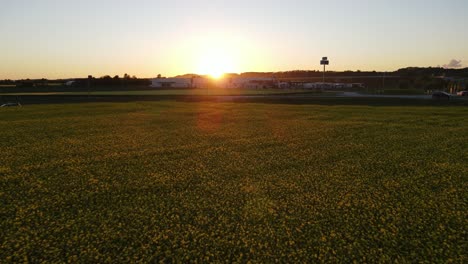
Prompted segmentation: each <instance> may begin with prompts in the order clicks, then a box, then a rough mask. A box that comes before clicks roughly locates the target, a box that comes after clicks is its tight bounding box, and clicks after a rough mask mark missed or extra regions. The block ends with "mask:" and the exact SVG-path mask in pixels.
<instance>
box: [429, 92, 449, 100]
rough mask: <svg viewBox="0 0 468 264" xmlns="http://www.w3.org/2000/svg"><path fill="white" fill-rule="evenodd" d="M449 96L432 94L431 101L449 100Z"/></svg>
mask: <svg viewBox="0 0 468 264" xmlns="http://www.w3.org/2000/svg"><path fill="white" fill-rule="evenodd" d="M450 97H451V94H449V93H446V92H434V93H433V94H432V99H436V100H450Z"/></svg>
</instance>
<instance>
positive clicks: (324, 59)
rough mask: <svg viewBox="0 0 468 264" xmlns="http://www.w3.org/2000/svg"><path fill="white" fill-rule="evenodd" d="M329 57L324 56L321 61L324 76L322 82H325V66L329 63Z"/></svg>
mask: <svg viewBox="0 0 468 264" xmlns="http://www.w3.org/2000/svg"><path fill="white" fill-rule="evenodd" d="M329 63H330V62H329V61H328V58H327V57H323V58H322V60H321V61H320V65H323V77H322V84H325V67H326V66H327V65H328V64H329Z"/></svg>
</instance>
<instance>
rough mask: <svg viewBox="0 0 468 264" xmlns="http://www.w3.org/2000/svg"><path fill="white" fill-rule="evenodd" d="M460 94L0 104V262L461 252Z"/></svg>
mask: <svg viewBox="0 0 468 264" xmlns="http://www.w3.org/2000/svg"><path fill="white" fill-rule="evenodd" d="M467 114H468V108H466V107H422V106H420V107H367V106H317V105H278V104H247V103H245V104H235V103H208V102H201V103H176V102H157V103H149V102H148V103H146V102H145V103H121V104H117V103H116V104H114V103H108V104H69V105H40V106H28V107H23V108H18V109H4V110H1V111H0V125H1V127H2V129H1V131H0V135H1V137H0V139H1V140H0V150H1V152H2V153H1V155H0V203H1V210H0V216H1V222H0V230H1V231H0V232H1V236H0V237H1V239H0V241H1V247H0V262H23V261H30V262H42V261H45V262H62V261H66V262H77V261H80V262H113V263H115V262H136V261H142V262H150V261H174V262H187V261H199V262H246V261H248V260H251V261H256V262H274V261H279V262H314V261H321V262H323V261H328V262H335V261H338V262H351V261H357V262H390V261H392V262H393V261H399V262H420V261H422V262H449V261H455V262H464V261H466V260H467V255H466V252H467V242H466V237H467V234H466V226H467V221H466V219H468V214H467V204H466V202H467V200H468V197H467V192H466V190H467V187H468V185H467V176H468V166H467V165H466V158H467V157H468V142H467V141H466V135H467V132H468V120H467V118H466V116H467Z"/></svg>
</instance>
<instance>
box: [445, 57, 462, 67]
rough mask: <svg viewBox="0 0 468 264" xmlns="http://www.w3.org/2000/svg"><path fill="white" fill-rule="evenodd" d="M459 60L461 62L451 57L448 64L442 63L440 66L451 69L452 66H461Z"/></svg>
mask: <svg viewBox="0 0 468 264" xmlns="http://www.w3.org/2000/svg"><path fill="white" fill-rule="evenodd" d="M461 62H462V61H461V60H456V59H453V60H451V61H450V62H449V63H448V64H444V65H442V67H444V68H447V69H448V68H452V69H453V68H461V67H463V65H462V63H461Z"/></svg>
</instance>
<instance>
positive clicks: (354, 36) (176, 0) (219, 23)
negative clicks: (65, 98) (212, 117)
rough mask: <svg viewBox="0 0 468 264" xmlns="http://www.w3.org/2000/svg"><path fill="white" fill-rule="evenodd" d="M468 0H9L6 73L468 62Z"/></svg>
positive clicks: (4, 1) (1, 69) (4, 13)
mask: <svg viewBox="0 0 468 264" xmlns="http://www.w3.org/2000/svg"><path fill="white" fill-rule="evenodd" d="M467 25H468V1H467V0H445V1H433V0H425V1H423V0H411V1H407V0H353V1H348V0H340V1H337V0H331V1H315V0H290V1H278V0H268V1H263V0H255V1H247V0H238V1H208V0H199V1H195V0H172V1H158V0H133V1H130V0H125V1H124V0H120V1H119V0H92V1H91V0H80V1H76V0H73V1H71V0H0V36H1V41H0V51H1V52H0V79H6V78H10V79H19V78H42V77H44V78H50V79H52V78H69V77H82V76H87V75H88V74H92V75H95V76H102V75H106V74H109V75H120V76H122V75H123V74H124V73H128V74H131V75H137V76H138V77H154V76H156V75H157V74H162V75H163V76H173V75H177V74H184V73H200V74H216V73H217V72H224V71H228V72H246V71H286V70H295V69H303V70H318V69H320V65H319V61H320V58H321V57H322V56H328V57H329V58H330V67H329V69H330V70H336V71H341V70H379V71H384V70H385V71H392V70H396V69H398V68H402V67H407V66H438V65H444V64H447V63H449V61H451V60H452V59H456V60H461V61H462V62H461V63H462V64H463V66H468V34H467V28H466V27H467Z"/></svg>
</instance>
